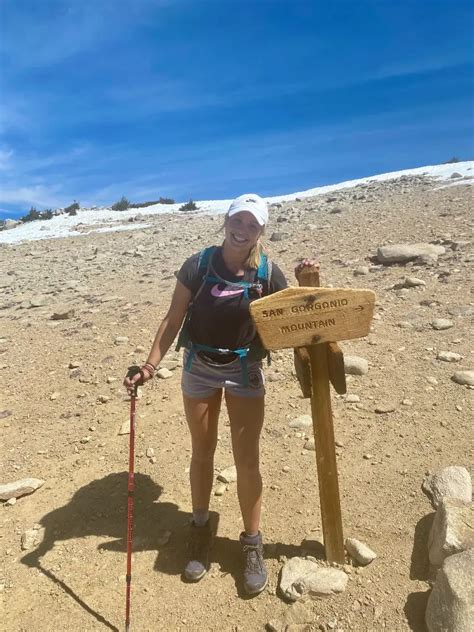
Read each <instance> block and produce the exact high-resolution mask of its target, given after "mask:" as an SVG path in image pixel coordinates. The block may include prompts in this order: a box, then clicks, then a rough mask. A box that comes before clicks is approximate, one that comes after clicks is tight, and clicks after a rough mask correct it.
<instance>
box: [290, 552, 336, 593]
mask: <svg viewBox="0 0 474 632" xmlns="http://www.w3.org/2000/svg"><path fill="white" fill-rule="evenodd" d="M347 581H348V577H347V575H346V573H344V572H343V571H340V570H338V569H336V568H327V567H321V566H318V565H317V564H316V563H315V562H313V561H311V560H305V559H303V558H301V557H293V558H292V559H290V560H288V562H286V563H285V565H284V566H283V568H282V570H281V577H280V584H279V586H280V590H281V592H282V593H283V595H284V596H285V597H286V598H287V599H290V600H291V601H296V600H298V599H300V598H301V597H302V596H303V595H305V594H308V595H309V596H311V597H321V596H325V595H333V594H335V593H340V592H343V591H344V590H345V589H346V586H347Z"/></svg>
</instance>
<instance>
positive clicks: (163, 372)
mask: <svg viewBox="0 0 474 632" xmlns="http://www.w3.org/2000/svg"><path fill="white" fill-rule="evenodd" d="M156 375H157V376H158V377H159V378H161V379H162V380H167V379H168V378H170V377H173V372H172V371H170V370H169V369H167V368H165V367H163V368H161V369H158V371H157V372H156Z"/></svg>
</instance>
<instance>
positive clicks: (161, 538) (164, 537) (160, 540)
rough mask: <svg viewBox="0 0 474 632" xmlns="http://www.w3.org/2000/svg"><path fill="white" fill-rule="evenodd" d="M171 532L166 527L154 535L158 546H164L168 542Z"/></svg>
mask: <svg viewBox="0 0 474 632" xmlns="http://www.w3.org/2000/svg"><path fill="white" fill-rule="evenodd" d="M171 534H172V532H171V531H169V530H168V529H164V530H163V531H159V532H158V534H157V536H156V543H157V545H158V546H164V545H165V544H168V542H169V539H170V537H171Z"/></svg>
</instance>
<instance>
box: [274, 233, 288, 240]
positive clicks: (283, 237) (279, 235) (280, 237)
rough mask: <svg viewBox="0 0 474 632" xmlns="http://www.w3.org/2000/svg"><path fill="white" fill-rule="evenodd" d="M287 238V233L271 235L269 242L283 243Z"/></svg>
mask: <svg viewBox="0 0 474 632" xmlns="http://www.w3.org/2000/svg"><path fill="white" fill-rule="evenodd" d="M287 237H288V233H272V235H271V237H270V241H283V239H286V238H287Z"/></svg>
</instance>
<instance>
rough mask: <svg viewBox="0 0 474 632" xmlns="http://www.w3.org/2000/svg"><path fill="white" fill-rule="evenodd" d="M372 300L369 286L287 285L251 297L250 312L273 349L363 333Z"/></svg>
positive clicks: (350, 336)
mask: <svg viewBox="0 0 474 632" xmlns="http://www.w3.org/2000/svg"><path fill="white" fill-rule="evenodd" d="M374 304H375V294H374V292H372V290H352V289H334V288H319V287H318V288H317V289H316V288H314V287H290V288H287V289H286V290H281V292H276V293H275V294H271V295H270V296H266V297H265V298H261V299H258V300H257V301H254V302H253V303H251V305H250V312H251V314H252V317H253V319H254V321H255V324H256V327H257V329H258V333H259V335H260V338H261V339H262V342H263V344H264V345H265V347H266V348H267V349H270V350H275V349H286V348H290V347H305V346H307V345H314V344H318V343H322V342H335V341H337V340H350V339H352V338H362V337H363V336H367V334H368V333H369V330H370V322H371V320H372V317H373V313H374Z"/></svg>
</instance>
